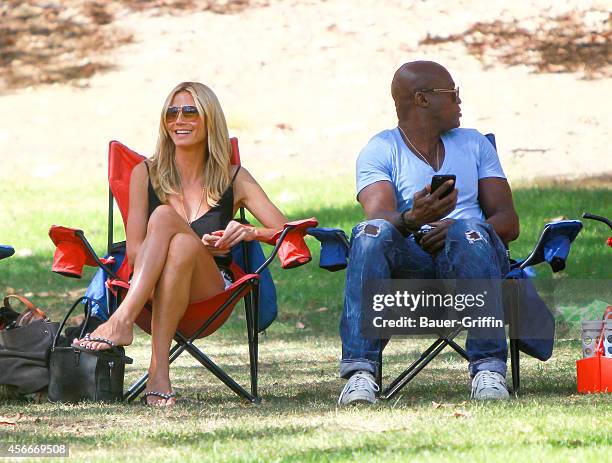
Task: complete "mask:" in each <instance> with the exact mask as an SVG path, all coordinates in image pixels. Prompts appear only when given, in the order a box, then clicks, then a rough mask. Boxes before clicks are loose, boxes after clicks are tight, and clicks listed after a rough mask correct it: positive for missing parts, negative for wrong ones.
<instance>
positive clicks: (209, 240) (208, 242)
mask: <svg viewBox="0 0 612 463" xmlns="http://www.w3.org/2000/svg"><path fill="white" fill-rule="evenodd" d="M220 239H221V237H220V236H217V235H208V234H206V235H204V236H202V243H204V246H206V249H208V251H209V252H210V253H211V254H212V255H213V256H224V255H226V254H227V249H219V248H218V247H216V246H215V244H216V243H217V241H219V240H220Z"/></svg>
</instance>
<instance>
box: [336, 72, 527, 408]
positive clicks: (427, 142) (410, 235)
mask: <svg viewBox="0 0 612 463" xmlns="http://www.w3.org/2000/svg"><path fill="white" fill-rule="evenodd" d="M391 94H392V97H393V100H394V101H395V108H396V112H397V117H398V125H397V127H395V128H393V129H390V130H384V131H382V132H380V133H379V134H377V135H375V136H374V137H373V138H372V139H371V140H370V141H369V142H368V144H367V145H366V146H365V147H364V148H363V150H362V151H361V153H360V154H359V158H358V160H357V199H358V201H359V202H360V203H361V206H362V207H363V210H364V212H365V215H366V218H367V221H365V222H362V223H360V224H358V225H357V226H356V227H355V228H354V229H353V236H352V241H351V254H350V260H349V267H348V269H347V275H346V289H345V300H344V311H343V314H342V319H341V323H340V335H341V338H342V361H341V362H340V375H341V376H342V377H343V378H346V379H348V381H347V384H346V386H345V387H344V389H343V391H342V393H341V394H340V398H339V400H338V403H339V404H340V405H345V404H349V403H353V402H370V403H372V402H374V401H375V392H376V390H377V385H376V383H375V381H374V375H375V374H376V372H377V368H379V365H378V358H379V353H380V352H381V350H382V349H383V347H384V341H383V340H381V339H370V338H367V337H365V336H363V333H362V331H361V322H362V319H363V318H364V313H363V308H362V301H361V299H362V295H361V291H362V287H363V284H364V282H365V281H367V280H380V279H389V278H420V279H432V278H441V279H487V280H488V279H501V278H503V276H504V275H505V274H506V273H507V272H508V261H507V256H506V251H505V246H504V245H507V243H508V242H510V241H512V240H514V239H516V238H517V237H518V234H519V222H518V217H517V215H516V212H515V210H514V204H513V201H512V192H511V190H510V187H509V185H508V182H507V181H506V178H505V175H504V172H503V170H502V167H501V165H500V162H499V158H498V157H497V153H496V151H495V149H494V148H493V146H492V145H491V143H490V142H489V141H488V140H487V139H486V138H485V137H484V136H483V135H481V134H480V133H479V132H478V131H476V130H472V129H460V128H458V127H459V125H460V124H459V118H460V117H461V109H460V104H461V99H460V98H459V88H458V87H455V82H454V81H453V79H452V77H451V75H450V74H449V72H448V71H447V70H446V69H445V68H444V67H442V66H441V65H439V64H437V63H434V62H430V61H415V62H410V63H406V64H404V65H402V66H401V67H400V68H399V69H398V70H397V71H396V73H395V75H394V77H393V81H392V85H391ZM440 174H454V175H456V185H453V183H454V182H453V181H452V180H449V181H447V182H446V183H445V184H444V185H443V186H442V187H440V188H438V189H437V190H436V191H435V192H432V191H431V185H430V182H431V178H432V176H433V175H440ZM450 189H452V192H451V193H450V194H446V195H445V193H447V191H448V190H450ZM424 225H425V226H426V227H423V226H424ZM422 227H423V229H429V227H433V228H431V229H430V230H431V231H429V233H427V234H424V235H422V239H421V240H420V242H419V243H418V244H417V242H416V241H415V234H418V232H419V230H421V229H422ZM421 231H422V230H421ZM493 300H494V302H495V303H494V304H492V306H491V307H488V308H487V310H488V311H489V313H487V315H492V316H495V317H496V318H497V319H500V318H501V319H503V308H502V305H501V294H495V295H494V297H493ZM479 330H480V332H479ZM483 333H484V330H483V329H471V330H468V339H467V342H466V351H467V355H468V358H469V361H470V363H469V372H470V375H471V377H472V392H471V396H472V397H473V398H475V399H502V398H507V397H508V391H507V388H506V383H505V375H506V359H507V345H506V337H505V332H504V329H503V327H501V328H493V329H487V330H486V333H485V334H483Z"/></svg>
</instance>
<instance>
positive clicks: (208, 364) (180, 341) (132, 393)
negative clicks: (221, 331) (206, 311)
mask: <svg viewBox="0 0 612 463" xmlns="http://www.w3.org/2000/svg"><path fill="white" fill-rule="evenodd" d="M251 284H252V283H251ZM236 294H238V293H236ZM247 296H248V295H247ZM232 302H233V297H230V299H228V301H226V302H225V304H223V305H222V306H221V307H220V308H219V309H218V310H217V311H216V312H215V314H213V316H211V317H210V318H209V319H208V320H207V321H206V323H203V324H202V326H201V327H200V328H199V329H198V331H196V333H195V334H193V335H192V337H191V338H189V339H187V338H186V337H185V336H183V335H182V334H181V333H180V332H178V331H177V333H176V335H175V338H174V339H175V341H176V342H177V344H176V345H175V346H173V347H172V349H171V350H170V359H169V363H170V364H172V362H174V360H176V359H177V358H178V357H179V355H181V353H182V352H183V351H184V350H187V351H188V352H189V353H190V354H191V355H192V356H193V357H195V358H196V360H198V361H199V362H200V363H201V364H202V365H203V366H204V367H205V368H207V369H208V370H209V371H210V372H211V373H212V374H214V375H215V376H216V377H217V378H219V379H220V380H221V381H222V382H223V383H224V384H225V385H226V386H228V387H229V388H230V389H231V390H232V391H234V392H235V393H236V394H238V395H239V396H240V397H242V398H244V399H246V400H248V401H249V402H252V403H253V402H259V399H257V398H256V397H255V396H253V395H251V394H249V393H248V392H247V391H246V390H245V389H244V388H243V387H242V386H240V385H239V384H238V383H237V382H236V381H234V380H233V379H232V378H231V377H230V376H229V375H228V374H227V373H225V372H224V371H223V370H222V369H221V368H219V367H218V366H217V365H216V364H215V363H214V362H213V361H212V360H210V359H209V358H208V357H207V356H206V355H204V353H203V352H202V351H200V350H199V349H198V348H197V347H195V345H193V341H195V340H196V339H197V337H198V336H199V335H200V334H201V333H202V332H204V330H205V329H206V328H207V327H208V326H210V324H211V323H213V322H214V320H215V319H216V318H217V317H218V316H219V315H221V313H222V312H223V310H225V307H226V306H227V305H228V304H230V303H232ZM147 379H148V374H145V375H144V376H143V377H142V378H140V379H139V380H138V381H137V382H136V383H135V384H133V385H132V386H131V387H130V388H129V389H128V391H127V392H126V393H125V394H124V399H125V400H128V401H132V400H134V399H135V398H136V397H137V396H138V395H139V394H140V393H141V392H142V391H144V389H145V387H146V382H147Z"/></svg>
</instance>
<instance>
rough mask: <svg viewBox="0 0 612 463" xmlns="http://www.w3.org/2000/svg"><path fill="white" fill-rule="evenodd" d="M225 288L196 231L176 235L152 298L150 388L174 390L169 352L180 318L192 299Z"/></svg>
mask: <svg viewBox="0 0 612 463" xmlns="http://www.w3.org/2000/svg"><path fill="white" fill-rule="evenodd" d="M222 290H223V278H222V277H221V274H220V272H219V269H218V268H217V265H216V264H215V261H214V259H213V258H212V256H211V255H210V253H209V252H208V251H207V250H206V248H205V247H204V246H203V244H202V242H201V241H200V240H199V239H198V238H197V237H196V236H195V235H193V234H185V233H179V234H176V235H174V237H173V238H172V240H171V241H170V246H169V249H168V255H167V257H166V265H165V266H164V269H163V272H162V274H161V277H160V279H159V281H158V283H157V286H156V288H155V294H154V299H153V318H152V323H151V334H152V346H151V347H152V352H151V364H150V366H149V380H148V381H147V391H157V392H165V393H167V392H170V391H171V386H170V365H169V359H168V354H169V351H170V345H171V343H172V339H173V338H174V334H175V332H176V328H177V326H178V323H179V321H180V320H181V318H182V317H183V314H184V313H185V310H186V309H187V306H188V304H189V303H190V302H194V301H197V300H202V299H206V298H208V297H211V296H214V295H215V294H218V293H219V292H221V291H222ZM148 400H149V403H152V404H156V405H173V404H174V403H175V400H174V399H173V398H171V399H169V400H166V399H163V398H160V397H156V396H150V397H149V399H148Z"/></svg>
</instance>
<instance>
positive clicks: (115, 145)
mask: <svg viewBox="0 0 612 463" xmlns="http://www.w3.org/2000/svg"><path fill="white" fill-rule="evenodd" d="M230 143H231V146H232V153H231V163H232V165H240V151H239V149H238V139H237V138H236V137H232V138H230ZM145 159H146V157H145V156H142V155H141V154H138V153H137V152H136V151H133V150H131V149H130V148H128V147H127V146H125V145H124V144H122V143H120V142H118V141H116V140H113V141H111V142H110V143H109V147H108V185H109V188H110V193H111V195H112V198H114V200H115V201H116V202H117V206H118V207H119V211H120V212H121V218H122V219H123V225H124V226H127V218H128V210H129V202H130V198H129V195H130V178H131V176H132V171H133V170H134V167H136V166H137V165H138V164H140V163H141V162H142V161H144V160H145ZM112 198H111V201H112ZM110 205H111V206H112V203H111V204H110ZM112 212H113V211H112V209H111V210H109V215H110V217H112ZM110 230H111V232H112V228H111V229H110ZM109 243H110V241H109Z"/></svg>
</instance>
